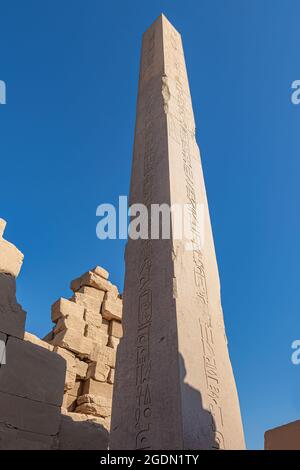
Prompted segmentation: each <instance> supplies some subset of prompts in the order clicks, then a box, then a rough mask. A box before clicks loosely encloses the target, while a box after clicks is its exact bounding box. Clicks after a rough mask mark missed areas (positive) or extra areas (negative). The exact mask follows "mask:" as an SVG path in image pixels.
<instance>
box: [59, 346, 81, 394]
mask: <svg viewBox="0 0 300 470" xmlns="http://www.w3.org/2000/svg"><path fill="white" fill-rule="evenodd" d="M54 352H56V353H57V354H59V355H60V356H61V357H63V358H64V359H65V361H66V364H67V370H66V378H65V387H64V390H65V391H66V390H71V389H72V388H73V387H74V385H75V380H76V360H75V355H74V354H73V353H71V351H67V350H66V349H64V348H60V347H59V346H55V348H54Z"/></svg>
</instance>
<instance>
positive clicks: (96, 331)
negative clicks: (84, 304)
mask: <svg viewBox="0 0 300 470" xmlns="http://www.w3.org/2000/svg"><path fill="white" fill-rule="evenodd" d="M85 336H86V337H87V338H89V339H91V340H92V341H94V342H96V343H99V344H101V345H104V346H106V345H107V342H108V335H107V334H105V333H104V331H103V330H102V328H97V327H96V326H93V325H89V324H87V325H86V329H85Z"/></svg>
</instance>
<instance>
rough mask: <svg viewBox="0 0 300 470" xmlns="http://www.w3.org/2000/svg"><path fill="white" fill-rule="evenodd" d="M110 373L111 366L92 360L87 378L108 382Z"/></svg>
mask: <svg viewBox="0 0 300 470" xmlns="http://www.w3.org/2000/svg"><path fill="white" fill-rule="evenodd" d="M108 374H109V366H108V365H106V364H104V363H103V362H101V361H98V362H91V363H90V364H89V368H88V371H87V378H88V379H89V378H92V379H94V380H97V381H98V382H106V380H107V377H108Z"/></svg>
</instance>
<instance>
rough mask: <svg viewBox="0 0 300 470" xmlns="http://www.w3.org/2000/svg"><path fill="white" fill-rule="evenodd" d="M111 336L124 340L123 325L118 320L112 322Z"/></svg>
mask: <svg viewBox="0 0 300 470" xmlns="http://www.w3.org/2000/svg"><path fill="white" fill-rule="evenodd" d="M109 334H110V335H111V336H115V338H122V336H123V328H122V324H121V323H120V322H119V321H117V320H111V322H110V328H109Z"/></svg>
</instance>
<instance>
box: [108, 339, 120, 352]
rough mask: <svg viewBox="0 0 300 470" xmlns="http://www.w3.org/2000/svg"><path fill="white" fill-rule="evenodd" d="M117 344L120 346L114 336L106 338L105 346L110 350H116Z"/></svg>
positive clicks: (118, 340)
mask: <svg viewBox="0 0 300 470" xmlns="http://www.w3.org/2000/svg"><path fill="white" fill-rule="evenodd" d="M119 344H120V339H119V338H116V337H115V336H110V337H109V338H108V343H107V346H109V347H110V348H113V349H117V347H118V346H119Z"/></svg>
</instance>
